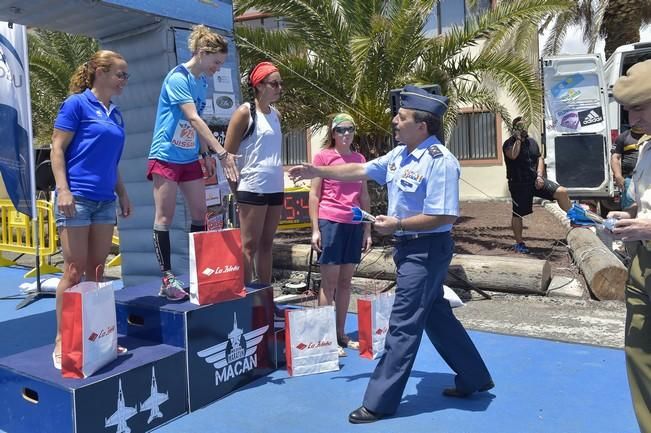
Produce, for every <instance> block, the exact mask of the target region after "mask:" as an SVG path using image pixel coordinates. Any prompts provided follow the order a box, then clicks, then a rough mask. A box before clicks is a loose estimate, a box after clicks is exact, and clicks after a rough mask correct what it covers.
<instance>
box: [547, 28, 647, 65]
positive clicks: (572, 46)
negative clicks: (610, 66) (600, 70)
mask: <svg viewBox="0 0 651 433" xmlns="http://www.w3.org/2000/svg"><path fill="white" fill-rule="evenodd" d="M580 35H581V31H580V30H579V28H578V27H576V28H571V29H570V30H568V32H567V36H566V38H565V42H564V43H563V48H562V49H561V54H585V53H586V52H587V49H586V46H585V44H584V43H583V41H582V40H581V36H580ZM546 39H547V37H546V35H545V34H543V35H542V36H541V38H540V47H543V45H544V44H545V40H546ZM640 41H642V42H651V26H646V27H645V28H643V29H642V31H641V32H640ZM595 51H596V52H598V53H601V54H603V52H604V41H603V40H602V41H599V43H597V48H596V50H595ZM604 60H608V59H604Z"/></svg>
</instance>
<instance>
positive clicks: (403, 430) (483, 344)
mask: <svg viewBox="0 0 651 433" xmlns="http://www.w3.org/2000/svg"><path fill="white" fill-rule="evenodd" d="M24 273H25V270H23V269H13V268H0V281H1V283H0V297H2V296H8V295H13V294H17V293H18V285H19V284H20V283H22V282H23V281H25V280H24V279H23V278H22V275H23V274H24ZM17 303H18V301H17V300H2V301H0V314H2V316H1V319H0V320H4V321H3V322H0V335H1V336H2V342H3V344H2V345H1V349H0V356H5V355H9V354H11V353H17V352H20V351H23V350H26V349H28V348H31V347H37V346H40V345H42V344H47V343H49V342H51V341H52V339H53V337H54V313H53V309H54V299H44V300H40V301H38V302H36V303H34V304H32V305H30V306H28V307H27V308H25V309H23V310H19V311H16V310H15V306H16V304H17ZM28 315H29V316H31V320H29V321H26V320H16V319H19V318H24V317H26V316H28ZM28 322H29V324H28V325H26V323H28ZM347 327H348V328H349V332H351V333H353V331H354V330H355V329H356V327H357V320H356V316H354V315H349V319H348V323H347ZM471 336H472V338H473V340H474V341H475V343H476V344H477V346H478V348H479V350H480V352H481V354H482V356H483V357H484V359H485V361H486V364H487V365H488V368H489V370H490V371H491V374H492V376H493V379H494V381H495V384H496V387H495V388H494V389H493V390H492V391H490V392H489V393H484V394H478V395H475V396H473V397H472V398H470V399H467V400H459V399H451V398H445V397H443V396H441V394H440V393H441V389H442V388H444V387H447V386H451V385H452V384H453V383H454V381H453V375H452V372H451V371H450V370H449V368H448V367H447V366H446V365H445V363H444V362H443V361H442V360H441V359H440V357H439V356H438V354H437V353H436V351H435V350H434V348H433V347H432V345H431V344H430V343H429V341H428V340H427V339H426V338H424V339H423V343H422V345H421V349H420V352H419V354H418V357H417V358H416V362H415V365H414V370H413V373H412V375H411V378H410V379H409V381H408V383H407V387H406V389H405V393H404V396H403V402H402V404H401V406H400V408H399V410H398V412H397V414H396V415H395V417H393V418H390V419H386V420H382V421H380V422H378V423H374V424H370V425H358V426H353V425H351V424H349V423H348V421H347V416H348V413H349V412H350V411H351V410H353V409H355V408H357V407H358V406H359V405H360V403H361V401H362V397H363V394H364V390H365V389H366V384H367V383H368V378H369V377H370V374H371V372H372V371H373V368H374V367H375V364H376V361H369V360H367V359H363V358H360V357H359V356H357V354H356V353H355V352H353V351H350V350H348V357H346V358H342V359H341V370H340V371H338V372H334V373H325V374H319V375H313V376H303V377H288V376H287V372H286V371H285V370H280V371H276V372H275V373H273V374H271V375H269V376H267V377H264V378H262V379H259V380H258V381H256V382H253V383H252V384H250V385H248V386H246V387H244V388H243V389H240V390H238V391H236V392H235V393H233V394H231V395H229V396H227V397H225V398H223V399H222V400H219V401H217V402H215V403H213V404H211V405H209V406H207V407H205V408H203V409H201V410H199V411H196V412H194V413H191V414H189V415H186V416H184V417H182V418H180V419H179V420H176V421H174V422H172V423H170V424H168V425H166V426H164V427H162V428H160V429H158V430H156V431H157V432H161V433H163V432H169V433H180V432H206V433H212V432H243V433H249V432H251V433H253V432H265V433H266V432H283V433H298V432H301V433H303V432H310V433H321V432H324V433H325V432H327V433H331V432H352V431H354V432H360V431H368V432H377V433H383V432H387V433H389V432H390V433H407V432H409V433H412V432H413V433H417V432H423V433H425V432H427V433H430V432H436V433H629V432H630V433H633V432H637V431H638V427H637V423H636V421H635V416H634V414H633V410H632V407H631V401H630V396H629V392H628V383H627V380H626V372H625V365H624V353H623V351H621V350H614V349H605V348H598V347H593V346H586V345H578V344H567V343H560V342H554V341H548V340H540V339H533V338H523V337H512V336H505V335H498V334H491V333H484V332H472V333H471ZM106 431H114V430H111V429H107V430H106Z"/></svg>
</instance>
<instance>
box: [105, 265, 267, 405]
mask: <svg viewBox="0 0 651 433" xmlns="http://www.w3.org/2000/svg"><path fill="white" fill-rule="evenodd" d="M179 279H180V280H182V281H189V279H188V277H187V276H181V277H179ZM159 287H160V280H155V281H152V282H150V283H146V284H143V285H139V286H134V287H127V288H124V289H122V290H120V291H118V292H116V293H115V298H116V310H117V320H118V332H119V333H120V334H126V335H129V336H133V337H137V338H143V339H147V340H151V341H153V342H156V343H165V344H170V345H173V346H177V347H179V348H183V349H185V350H186V368H187V371H188V390H189V392H188V399H189V400H188V401H189V408H190V411H194V410H197V409H199V408H201V407H203V406H205V405H207V404H209V403H212V402H213V401H215V400H217V399H219V398H221V397H223V396H225V395H227V394H228V393H230V392H232V391H234V390H235V389H237V388H240V387H241V386H244V385H246V384H247V383H249V382H251V381H253V380H255V379H257V378H259V377H262V376H264V375H267V374H268V373H270V372H272V371H274V370H275V369H276V365H277V359H276V358H277V357H276V345H275V339H274V303H273V288H272V287H271V286H264V285H251V286H248V287H246V289H247V296H246V297H244V298H240V299H236V300H232V301H226V302H220V303H217V304H210V305H194V304H191V303H190V302H189V301H182V302H178V301H177V302H174V301H168V300H167V299H165V298H162V297H159V296H158V289H159Z"/></svg>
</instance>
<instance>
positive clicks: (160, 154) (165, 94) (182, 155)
mask: <svg viewBox="0 0 651 433" xmlns="http://www.w3.org/2000/svg"><path fill="white" fill-rule="evenodd" d="M207 89H208V82H207V81H206V77H204V76H203V75H201V76H199V77H196V78H195V77H194V76H193V75H192V73H191V72H190V71H189V70H188V69H187V68H186V67H185V65H183V64H180V65H178V66H177V67H175V68H174V69H172V70H171V71H170V72H169V73H168V74H167V76H166V77H165V80H164V81H163V86H162V88H161V92H160V97H159V98H158V110H157V111H156V125H155V126H154V137H153V139H152V143H151V150H150V151H149V159H159V160H161V161H166V162H173V163H176V164H187V163H190V162H193V161H196V160H197V159H199V136H198V134H197V131H196V130H195V129H194V128H193V127H192V125H190V122H188V121H187V120H186V119H185V117H184V116H183V112H182V111H181V105H183V104H187V103H189V102H194V105H195V107H196V108H197V113H199V115H201V113H202V112H203V109H204V108H205V107H206V91H207Z"/></svg>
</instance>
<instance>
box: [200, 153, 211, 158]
mask: <svg viewBox="0 0 651 433" xmlns="http://www.w3.org/2000/svg"><path fill="white" fill-rule="evenodd" d="M209 156H210V152H201V157H202V158H203V159H206V158H208V157H209Z"/></svg>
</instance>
